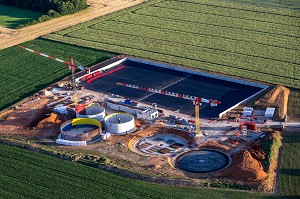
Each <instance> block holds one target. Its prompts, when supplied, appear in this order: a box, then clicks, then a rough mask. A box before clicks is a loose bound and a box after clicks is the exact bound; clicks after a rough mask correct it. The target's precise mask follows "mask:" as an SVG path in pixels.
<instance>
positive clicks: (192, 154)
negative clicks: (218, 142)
mask: <svg viewBox="0 0 300 199" xmlns="http://www.w3.org/2000/svg"><path fill="white" fill-rule="evenodd" d="M230 162H231V160H230V158H229V157H228V156H227V155H226V154H225V153H223V152H221V151H218V150H214V149H200V150H193V151H189V152H185V153H182V154H180V155H178V156H177V157H176V159H175V166H176V167H177V168H179V169H181V170H184V171H188V172H193V173H210V172H214V171H218V170H221V169H224V168H226V167H227V166H228V165H229V164H230Z"/></svg>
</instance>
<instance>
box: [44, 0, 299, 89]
mask: <svg viewBox="0 0 300 199" xmlns="http://www.w3.org/2000/svg"><path fill="white" fill-rule="evenodd" d="M245 2H252V4H249V3H245ZM253 2H254V3H253ZM267 2H271V1H267ZM274 2H278V1H273V3H272V4H271V5H268V4H266V3H264V6H260V5H259V4H258V5H257V4H255V1H242V2H239V1H219V0H182V1H173V0H153V1H150V2H148V3H144V4H142V5H140V6H136V7H134V8H131V9H127V10H123V11H120V12H117V13H113V14H111V15H107V16H105V17H102V18H99V19H96V20H93V21H90V22H87V23H83V24H80V25H77V26H74V27H72V28H68V29H66V30H62V31H59V32H56V33H53V34H50V35H47V36H46V38H49V39H52V40H57V41H62V42H66V43H70V44H76V45H81V46H87V47H91V48H96V49H104V50H108V51H114V52H118V53H124V54H129V55H135V56H139V57H145V58H150V59H154V60H158V61H163V62H170V63H175V64H180V65H185V66H190V67H194V68H199V69H202V70H205V71H209V72H216V73H221V74H227V75H233V76H237V77H245V78H248V79H253V80H259V81H264V82H270V83H275V84H283V85H286V86H290V87H295V88H300V59H299V57H300V53H299V50H300V45H299V43H300V36H299V32H300V26H299V24H300V12H299V11H298V10H297V9H296V8H300V6H299V7H297V6H298V5H299V4H296V3H295V4H293V8H291V9H288V8H286V7H284V6H283V7H282V8H280V7H277V6H274V5H273V4H275V3H274ZM292 2H293V1H292ZM256 3H257V2H256ZM256 5H257V6H256ZM278 5H280V4H278Z"/></svg>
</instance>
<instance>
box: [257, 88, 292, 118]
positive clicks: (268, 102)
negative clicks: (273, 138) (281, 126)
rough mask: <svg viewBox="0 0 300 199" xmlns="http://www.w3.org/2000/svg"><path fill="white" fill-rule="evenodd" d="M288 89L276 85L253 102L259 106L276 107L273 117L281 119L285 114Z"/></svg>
mask: <svg viewBox="0 0 300 199" xmlns="http://www.w3.org/2000/svg"><path fill="white" fill-rule="evenodd" d="M289 95H290V89H288V88H286V87H284V86H277V87H275V88H274V89H272V90H270V91H269V92H268V93H267V94H266V95H265V96H264V97H263V98H261V99H260V100H258V101H257V102H255V105H256V106H258V107H259V108H262V109H263V108H266V107H276V109H277V110H276V111H275V115H274V116H275V117H277V118H279V119H282V118H284V117H285V116H286V115H287V108H288V100H289Z"/></svg>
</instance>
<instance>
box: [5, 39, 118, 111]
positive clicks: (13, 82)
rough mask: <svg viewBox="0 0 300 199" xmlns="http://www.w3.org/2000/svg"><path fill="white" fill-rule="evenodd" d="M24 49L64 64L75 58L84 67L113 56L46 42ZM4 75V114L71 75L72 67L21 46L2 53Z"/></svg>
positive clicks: (36, 43)
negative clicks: (39, 91)
mask: <svg viewBox="0 0 300 199" xmlns="http://www.w3.org/2000/svg"><path fill="white" fill-rule="evenodd" d="M22 45H24V46H26V47H28V48H32V49H34V50H37V51H41V52H43V53H45V54H49V55H52V56H55V57H58V58H60V59H64V60H68V57H69V56H73V57H74V59H75V60H76V61H78V62H80V64H82V65H83V66H89V65H92V64H94V63H98V62H100V61H103V60H105V59H108V58H110V57H111V56H113V54H112V53H108V52H104V51H99V50H95V49H88V48H83V47H77V46H72V45H68V44H61V43H58V42H53V41H45V40H33V41H30V42H26V43H24V44H22ZM0 71H1V74H0V76H1V78H0V90H1V95H0V110H2V109H4V108H6V107H8V106H9V105H11V104H13V103H16V102H18V101H20V100H21V99H23V98H24V97H27V96H29V95H30V94H33V93H34V92H36V91H38V90H40V89H43V88H45V87H46V86H48V85H49V84H51V83H53V82H55V81H58V80H60V79H62V78H63V77H65V76H68V75H70V74H71V73H70V71H69V70H68V66H66V65H64V64H62V63H59V62H56V61H53V60H50V59H48V58H45V57H42V56H38V55H35V54H33V53H30V52H28V51H25V50H22V49H20V48H18V47H17V46H14V47H11V48H7V49H4V50H1V51H0Z"/></svg>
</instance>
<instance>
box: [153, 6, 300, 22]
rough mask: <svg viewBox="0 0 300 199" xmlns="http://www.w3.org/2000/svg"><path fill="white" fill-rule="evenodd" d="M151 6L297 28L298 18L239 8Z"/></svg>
mask: <svg viewBox="0 0 300 199" xmlns="http://www.w3.org/2000/svg"><path fill="white" fill-rule="evenodd" d="M152 6H155V7H161V8H168V9H175V10H182V11H189V12H196V13H203V14H209V15H217V16H226V17H231V18H237V19H246V20H254V21H262V22H270V23H274V24H282V25H293V26H298V25H299V23H298V22H297V20H299V16H298V17H297V16H290V15H278V14H271V13H266V12H259V11H253V10H245V9H239V7H231V8H230V7H228V6H222V5H219V4H217V3H213V2H212V3H204V2H201V1H198V2H189V1H163V2H159V3H157V4H154V5H152Z"/></svg>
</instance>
